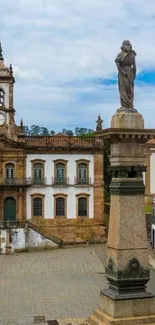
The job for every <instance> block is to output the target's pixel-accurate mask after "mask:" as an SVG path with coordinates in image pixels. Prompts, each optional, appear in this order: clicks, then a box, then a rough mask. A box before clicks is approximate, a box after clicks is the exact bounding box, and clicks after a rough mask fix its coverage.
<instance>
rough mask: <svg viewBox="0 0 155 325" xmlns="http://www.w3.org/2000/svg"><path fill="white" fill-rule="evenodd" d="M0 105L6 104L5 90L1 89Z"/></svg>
mask: <svg viewBox="0 0 155 325" xmlns="http://www.w3.org/2000/svg"><path fill="white" fill-rule="evenodd" d="M0 106H4V91H3V90H2V89H0Z"/></svg>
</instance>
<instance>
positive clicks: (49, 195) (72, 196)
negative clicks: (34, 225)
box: [26, 154, 94, 219]
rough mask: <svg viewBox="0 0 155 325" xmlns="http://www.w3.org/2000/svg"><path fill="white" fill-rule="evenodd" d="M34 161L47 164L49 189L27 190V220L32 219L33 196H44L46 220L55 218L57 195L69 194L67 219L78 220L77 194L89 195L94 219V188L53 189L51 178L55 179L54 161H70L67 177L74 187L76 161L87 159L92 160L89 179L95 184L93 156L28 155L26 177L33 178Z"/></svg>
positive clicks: (34, 188)
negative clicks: (55, 198)
mask: <svg viewBox="0 0 155 325" xmlns="http://www.w3.org/2000/svg"><path fill="white" fill-rule="evenodd" d="M33 159H43V160H46V162H45V177H46V178H47V184H48V185H50V186H48V187H40V186H39V187H37V186H34V187H30V188H27V198H26V202H27V207H26V209H27V212H26V214H27V219H31V195H32V194H33V193H41V194H44V195H45V197H44V208H45V211H44V216H45V219H53V218H54V197H53V195H54V194H56V193H63V194H67V195H68V197H67V218H68V219H75V218H76V194H78V193H86V194H89V195H90V196H89V217H90V218H93V217H94V206H93V202H94V190H93V187H74V186H68V187H64V186H63V187H52V185H51V178H52V177H54V162H53V161H54V160H56V159H65V160H68V163H67V177H69V180H70V185H74V177H76V160H79V159H87V160H90V163H89V177H91V180H92V182H94V157H93V155H84V154H81V155H79V154H78V155H75V154H74V155H72V154H71V155H64V156H63V154H61V155H54V154H53V155H52V154H40V155H37V154H35V155H30V154H29V155H27V161H26V177H32V175H31V160H33Z"/></svg>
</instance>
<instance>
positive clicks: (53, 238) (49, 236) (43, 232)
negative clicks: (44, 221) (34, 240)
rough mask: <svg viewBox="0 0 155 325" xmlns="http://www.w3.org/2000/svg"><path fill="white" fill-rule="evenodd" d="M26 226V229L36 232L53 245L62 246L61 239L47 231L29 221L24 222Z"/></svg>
mask: <svg viewBox="0 0 155 325" xmlns="http://www.w3.org/2000/svg"><path fill="white" fill-rule="evenodd" d="M26 226H27V228H29V229H32V230H34V231H36V232H37V233H38V234H40V235H42V236H44V237H45V238H46V239H49V240H51V241H53V243H55V244H56V245H58V246H59V247H63V246H64V242H63V240H62V239H61V238H58V237H56V236H54V235H52V234H50V233H49V232H48V231H47V230H45V229H44V228H42V227H41V226H39V225H37V224H35V223H33V222H31V221H29V220H27V221H26Z"/></svg>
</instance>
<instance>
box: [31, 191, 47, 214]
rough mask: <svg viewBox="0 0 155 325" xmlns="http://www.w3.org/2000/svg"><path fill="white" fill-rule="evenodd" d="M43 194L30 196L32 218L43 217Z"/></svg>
mask: <svg viewBox="0 0 155 325" xmlns="http://www.w3.org/2000/svg"><path fill="white" fill-rule="evenodd" d="M44 196H45V195H44V194H41V193H34V194H32V195H31V215H32V217H44Z"/></svg>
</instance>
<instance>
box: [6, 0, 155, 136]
mask: <svg viewBox="0 0 155 325" xmlns="http://www.w3.org/2000/svg"><path fill="white" fill-rule="evenodd" d="M0 13H1V19H0V40H1V42H2V48H3V56H4V58H5V63H6V64H7V65H9V64H10V63H12V65H13V69H14V75H15V78H16V83H15V87H14V108H15V109H16V122H17V124H18V123H19V121H20V119H21V117H22V118H23V120H24V125H28V126H31V125H33V124H35V125H40V126H45V127H47V128H48V129H50V130H52V129H53V130H55V131H56V132H57V131H58V132H60V131H61V130H62V129H63V128H66V129H72V130H74V128H75V127H86V128H91V129H95V127H96V123H95V122H96V119H97V116H98V114H100V115H101V117H102V119H103V120H104V123H103V127H105V128H107V127H109V126H110V119H111V117H112V115H113V114H114V113H115V112H116V110H117V109H118V108H119V107H120V102H119V93H118V86H117V68H116V65H115V62H114V61H115V58H116V56H117V54H118V52H119V51H120V46H121V43H122V41H123V40H124V39H129V40H130V41H131V43H132V46H133V49H134V50H135V51H136V53H137V56H136V62H137V78H136V82H135V108H136V109H137V110H138V111H139V112H140V113H142V114H143V115H144V119H145V126H146V127H147V128H155V119H154V118H152V117H153V116H155V0H147V1H146V0H109V1H108V0H13V1H10V0H1V4H0Z"/></svg>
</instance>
